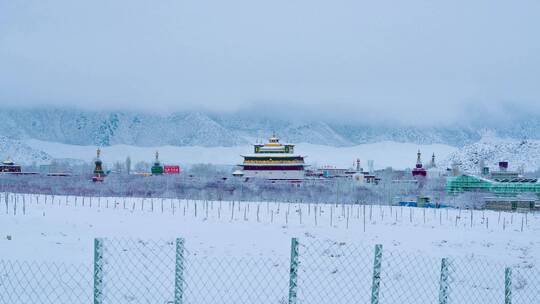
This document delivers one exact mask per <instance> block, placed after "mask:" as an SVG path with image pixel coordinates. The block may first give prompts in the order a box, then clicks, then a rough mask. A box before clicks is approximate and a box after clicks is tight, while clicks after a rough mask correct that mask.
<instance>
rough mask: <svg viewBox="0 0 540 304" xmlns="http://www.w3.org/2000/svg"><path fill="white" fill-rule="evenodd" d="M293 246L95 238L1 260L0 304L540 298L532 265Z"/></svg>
mask: <svg viewBox="0 0 540 304" xmlns="http://www.w3.org/2000/svg"><path fill="white" fill-rule="evenodd" d="M291 247H292V248H291V249H294V250H291V258H290V259H289V258H288V257H285V258H284V257H272V256H270V257H268V256H233V255H230V256H229V255H220V256H208V255H202V254H198V253H197V252H195V251H191V250H190V246H189V242H187V243H185V242H184V241H183V239H171V240H135V239H97V240H96V242H95V250H94V251H95V252H94V257H95V260H94V263H87V264H79V265H69V264H62V263H48V262H45V263H44V262H21V261H6V260H0V303H6V304H7V303H9V304H18V303H25V304H26V303H45V304H48V303H51V304H52V303H55V304H57V303H70V304H72V303H73V304H75V303H92V302H93V303H95V304H100V303H101V304H109V303H114V304H116V303H119V304H122V303H130V304H133V303H145V304H146V303H175V304H176V303H178V304H180V303H189V304H202V303H250V304H253V303H261V304H263V303H275V304H284V303H289V304H312V303H313V304H319V303H320V304H326V303H337V304H341V303H344V304H345V303H372V304H378V303H381V304H394V303H412V304H416V303H418V304H419V303H439V304H450V303H460V304H461V303H480V304H482V303H514V304H522V303H523V304H524V303H540V272H539V271H538V269H537V267H536V266H535V265H533V264H530V263H521V264H518V265H515V266H513V267H508V265H503V264H501V263H496V262H491V261H487V260H485V259H480V258H477V257H466V258H452V257H450V258H445V259H437V258H433V257H428V256H425V255H421V254H412V253H405V252H400V251H397V250H394V249H393V248H383V247H382V246H376V247H375V248H374V247H372V246H365V245H362V244H352V243H345V242H336V241H333V240H319V239H315V238H313V237H309V236H307V237H305V238H300V239H294V240H293V242H292V245H291ZM510 266H512V265H510Z"/></svg>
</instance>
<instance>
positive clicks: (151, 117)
mask: <svg viewBox="0 0 540 304" xmlns="http://www.w3.org/2000/svg"><path fill="white" fill-rule="evenodd" d="M0 113H1V114H2V117H3V119H2V120H0V136H4V137H6V138H10V139H39V140H44V141H51V142H60V143H65V144H76V145H98V146H109V145H116V144H127V145H135V146H164V145H172V146H204V147H216V146H224V147H230V146H237V145H244V144H249V143H252V142H253V140H257V139H259V140H265V139H266V138H267V137H268V136H269V135H270V134H271V133H272V132H276V133H277V134H278V135H279V136H280V137H281V138H282V139H283V140H284V141H289V142H292V143H300V142H302V143H311V144H320V145H329V146H337V147H341V146H353V145H358V144H365V143H374V142H379V141H386V140H388V141H396V142H409V143H417V144H433V143H440V144H448V145H452V146H457V147H461V146H464V145H467V144H471V143H475V142H477V141H479V140H480V139H481V137H482V132H486V129H487V130H489V132H492V133H494V134H496V135H497V136H499V137H503V138H514V139H523V138H529V139H540V133H539V132H537V130H540V121H539V120H538V119H536V117H531V118H530V119H524V120H522V121H520V122H519V123H517V124H516V123H512V124H508V125H502V126H498V125H495V126H493V127H490V126H485V125H480V124H469V125H456V126H452V127H419V126H408V127H403V126H389V125H382V124H380V125H374V124H368V123H348V122H342V123H340V122H335V121H322V120H316V119H311V120H296V119H286V118H281V117H279V116H277V117H270V118H268V117H266V116H263V115H259V114H257V113H254V114H253V115H245V114H231V113H229V114H215V113H204V112H177V113H172V114H170V115H159V114H153V113H138V112H131V111H87V110H79V109H69V108H35V109H22V108H21V109H0Z"/></svg>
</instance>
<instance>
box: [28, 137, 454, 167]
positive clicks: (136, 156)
mask: <svg viewBox="0 0 540 304" xmlns="http://www.w3.org/2000/svg"><path fill="white" fill-rule="evenodd" d="M24 143H25V144H26V145H28V146H29V147H32V148H34V149H36V150H40V151H44V152H45V153H47V154H49V155H51V156H52V157H53V158H69V159H82V160H85V161H91V160H92V159H93V158H94V157H95V155H96V149H97V147H96V146H77V145H67V144H61V143H55V142H47V141H40V140H35V139H29V140H25V141H24ZM102 150H103V153H102V158H103V161H104V162H106V163H113V162H116V161H120V162H124V161H125V160H126V157H127V156H129V157H131V159H132V162H134V163H135V162H138V161H146V162H150V161H152V160H153V157H154V153H155V151H156V150H159V153H160V158H161V160H162V161H164V162H165V163H178V164H182V165H183V164H197V163H211V164H218V165H236V164H239V163H240V162H241V161H242V158H241V155H243V154H249V153H252V150H253V147H252V146H234V147H176V146H163V147H137V146H128V145H113V146H107V147H103V148H102ZM418 150H421V151H422V152H423V153H424V160H425V161H426V162H427V161H429V160H430V159H431V155H432V154H433V153H435V155H436V156H437V159H439V160H443V159H445V158H447V157H448V156H449V155H450V154H451V153H453V152H455V151H457V148H455V147H452V146H448V145H441V144H434V145H417V144H412V143H398V142H391V141H384V142H378V143H373V144H364V145H358V146H353V147H332V146H323V145H314V144H305V143H300V144H297V146H296V149H295V152H296V153H298V154H301V155H306V156H307V159H306V161H307V162H308V163H310V164H314V165H319V166H323V165H331V166H337V167H342V168H348V167H351V166H352V165H353V162H354V161H355V160H356V159H357V158H360V160H361V161H362V165H363V166H364V167H365V168H366V169H367V160H374V161H375V168H376V169H377V168H386V167H388V166H391V167H393V168H396V169H404V168H411V167H413V166H414V164H415V163H416V153H417V151H418Z"/></svg>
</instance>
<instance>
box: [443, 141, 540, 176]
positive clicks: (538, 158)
mask: <svg viewBox="0 0 540 304" xmlns="http://www.w3.org/2000/svg"><path fill="white" fill-rule="evenodd" d="M499 161H508V162H509V165H510V170H516V171H517V170H523V171H527V172H531V171H536V170H538V169H540V140H512V139H501V138H497V137H493V136H486V137H483V138H482V139H481V140H480V141H478V142H476V143H474V144H470V145H466V146H464V147H462V148H460V149H458V150H456V151H455V152H453V153H452V154H450V156H449V157H448V158H447V159H446V161H445V165H446V166H449V167H450V166H451V165H452V164H453V163H455V164H459V167H460V169H461V170H463V171H465V172H470V173H478V172H479V170H480V164H481V162H483V164H484V165H485V166H488V167H490V168H491V169H496V168H497V164H498V162H499Z"/></svg>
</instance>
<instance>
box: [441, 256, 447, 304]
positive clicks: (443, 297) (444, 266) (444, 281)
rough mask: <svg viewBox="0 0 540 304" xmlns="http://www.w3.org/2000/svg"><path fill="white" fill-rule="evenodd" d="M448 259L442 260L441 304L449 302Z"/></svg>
mask: <svg viewBox="0 0 540 304" xmlns="http://www.w3.org/2000/svg"><path fill="white" fill-rule="evenodd" d="M449 287H450V286H449V285H448V259H447V258H443V259H442V260H441V279H440V281H439V304H448V292H449Z"/></svg>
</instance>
